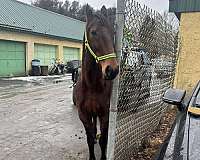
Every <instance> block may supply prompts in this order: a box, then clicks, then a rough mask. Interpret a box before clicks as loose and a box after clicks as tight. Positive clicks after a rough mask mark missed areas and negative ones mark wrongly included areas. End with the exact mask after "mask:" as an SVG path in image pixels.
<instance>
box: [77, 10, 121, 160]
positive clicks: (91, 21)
mask: <svg viewBox="0 0 200 160" xmlns="http://www.w3.org/2000/svg"><path fill="white" fill-rule="evenodd" d="M86 15H87V17H86V20H87V23H86V31H85V35H84V41H83V42H84V43H83V55H82V56H83V57H82V70H81V75H80V77H79V80H78V82H77V84H76V86H75V88H74V95H75V99H76V106H77V108H78V114H79V118H80V120H81V121H82V123H83V125H84V127H85V131H86V135H87V143H88V147H89V153H90V158H89V159H90V160H95V159H96V158H95V154H94V143H95V138H96V133H97V126H96V122H97V118H99V122H100V131H101V137H100V139H99V144H100V147H101V151H102V155H101V160H106V146H107V139H108V121H109V107H110V97H111V91H112V80H113V79H114V78H115V77H116V76H117V74H118V72H119V69H118V63H117V59H116V54H115V50H114V31H113V27H112V26H111V23H110V21H109V18H108V15H107V10H106V8H105V6H103V7H102V9H101V13H99V14H94V13H93V12H92V10H91V9H89V6H87V7H86Z"/></svg>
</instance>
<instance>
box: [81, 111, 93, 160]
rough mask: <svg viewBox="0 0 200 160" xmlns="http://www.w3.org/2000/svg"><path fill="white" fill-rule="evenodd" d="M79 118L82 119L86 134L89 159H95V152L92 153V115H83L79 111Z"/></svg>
mask: <svg viewBox="0 0 200 160" xmlns="http://www.w3.org/2000/svg"><path fill="white" fill-rule="evenodd" d="M79 118H80V120H81V121H82V123H83V125H84V127H85V131H86V135H87V144H88V147H89V153H90V158H89V160H96V158H95V154H94V142H95V141H94V132H95V131H94V128H93V122H92V117H90V116H88V115H84V114H82V113H80V112H79Z"/></svg>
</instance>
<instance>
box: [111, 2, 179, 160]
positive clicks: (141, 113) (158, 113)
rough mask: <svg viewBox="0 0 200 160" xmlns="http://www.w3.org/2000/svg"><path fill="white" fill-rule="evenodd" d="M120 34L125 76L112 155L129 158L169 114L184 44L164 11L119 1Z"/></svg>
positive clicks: (115, 105)
mask: <svg viewBox="0 0 200 160" xmlns="http://www.w3.org/2000/svg"><path fill="white" fill-rule="evenodd" d="M122 30H123V32H122ZM118 32H120V33H123V40H122V41H121V38H122V36H121V34H120V33H118ZM117 35H118V36H119V38H118V37H117V42H118V43H117V48H118V55H119V56H120V58H119V59H120V76H119V79H118V80H116V81H115V83H114V92H113V97H112V100H111V109H110V122H109V123H110V124H109V140H108V151H107V154H108V155H107V156H108V159H109V160H111V159H115V160H128V159H130V157H131V155H132V154H133V153H134V151H136V150H137V148H138V147H139V146H140V145H141V142H142V141H143V139H144V138H145V137H146V136H148V135H149V134H150V133H151V132H152V131H154V130H155V129H156V127H157V126H158V124H159V121H160V119H161V117H162V115H163V113H164V112H165V110H166V107H167V105H166V104H164V103H163V102H162V95H163V93H164V91H165V90H166V89H167V88H169V87H171V86H172V83H173V80H174V74H175V66H176V59H177V54H176V53H177V52H176V46H177V41H178V40H177V32H176V31H174V30H173V29H172V27H171V26H170V25H169V24H167V23H166V22H165V20H164V18H163V17H162V16H161V15H160V14H159V13H157V12H155V11H153V10H151V9H149V8H147V7H146V6H141V5H140V4H139V3H137V2H135V1H134V0H125V1H123V0H118V7H117ZM120 43H121V44H120ZM119 49H120V50H119Z"/></svg>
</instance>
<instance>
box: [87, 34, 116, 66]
mask: <svg viewBox="0 0 200 160" xmlns="http://www.w3.org/2000/svg"><path fill="white" fill-rule="evenodd" d="M85 48H88V50H89V52H90V54H91V55H92V56H93V57H94V59H95V60H96V63H99V61H103V60H106V59H111V58H116V57H117V56H116V54H115V53H109V54H106V55H103V56H97V55H96V54H95V53H94V52H93V50H92V49H91V47H90V45H89V43H88V39H87V33H86V32H85Z"/></svg>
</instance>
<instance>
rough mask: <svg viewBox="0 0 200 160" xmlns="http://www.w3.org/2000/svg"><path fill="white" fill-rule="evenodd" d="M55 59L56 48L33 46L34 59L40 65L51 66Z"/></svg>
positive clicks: (41, 45)
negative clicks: (38, 61) (37, 60)
mask: <svg viewBox="0 0 200 160" xmlns="http://www.w3.org/2000/svg"><path fill="white" fill-rule="evenodd" d="M55 58H56V46H52V45H43V44H35V46H34V59H39V60H40V64H41V65H51V64H52V63H53V62H54V60H55Z"/></svg>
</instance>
